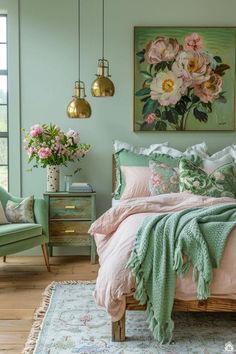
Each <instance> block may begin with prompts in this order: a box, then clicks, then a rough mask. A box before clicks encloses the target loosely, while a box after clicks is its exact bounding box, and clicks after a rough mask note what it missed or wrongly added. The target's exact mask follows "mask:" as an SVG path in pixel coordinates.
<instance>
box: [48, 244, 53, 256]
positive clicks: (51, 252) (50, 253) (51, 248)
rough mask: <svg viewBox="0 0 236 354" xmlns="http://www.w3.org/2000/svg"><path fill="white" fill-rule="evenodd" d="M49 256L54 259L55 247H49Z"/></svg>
mask: <svg viewBox="0 0 236 354" xmlns="http://www.w3.org/2000/svg"><path fill="white" fill-rule="evenodd" d="M49 256H50V257H52V256H53V247H52V246H49Z"/></svg>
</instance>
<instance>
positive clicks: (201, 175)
mask: <svg viewBox="0 0 236 354" xmlns="http://www.w3.org/2000/svg"><path fill="white" fill-rule="evenodd" d="M179 188H180V192H184V191H187V192H190V193H193V194H198V195H206V196H209V197H216V198H219V197H231V198H235V197H236V165H235V163H233V162H232V163H228V164H225V165H223V166H220V167H218V168H216V169H215V170H214V171H213V172H211V173H209V174H208V173H207V172H206V171H204V170H202V169H201V168H200V167H199V166H198V165H196V164H195V163H194V162H193V161H191V160H187V159H185V158H181V159H180V162H179Z"/></svg>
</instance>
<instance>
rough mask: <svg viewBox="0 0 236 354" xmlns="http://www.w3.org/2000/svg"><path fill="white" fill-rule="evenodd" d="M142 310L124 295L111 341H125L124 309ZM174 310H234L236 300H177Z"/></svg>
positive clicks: (113, 168) (131, 298)
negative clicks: (123, 303) (122, 309)
mask: <svg viewBox="0 0 236 354" xmlns="http://www.w3.org/2000/svg"><path fill="white" fill-rule="evenodd" d="M115 176H116V175H115V159H114V156H113V159H112V188H113V190H114V188H115ZM127 310H129V311H144V310H146V305H144V306H143V305H139V303H138V301H137V300H136V299H135V298H134V297H133V296H128V297H126V307H125V313H124V315H123V317H122V318H121V319H120V320H119V321H116V322H112V341H113V342H124V341H125V314H126V311H127ZM173 311H174V312H236V300H234V299H224V298H214V297H210V298H208V299H207V300H190V301H186V300H177V299H175V301H174V305H173Z"/></svg>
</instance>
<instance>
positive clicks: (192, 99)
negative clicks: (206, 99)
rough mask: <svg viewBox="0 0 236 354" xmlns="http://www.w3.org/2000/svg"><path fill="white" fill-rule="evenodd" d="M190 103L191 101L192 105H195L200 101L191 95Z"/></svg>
mask: <svg viewBox="0 0 236 354" xmlns="http://www.w3.org/2000/svg"><path fill="white" fill-rule="evenodd" d="M191 101H192V102H193V103H197V102H199V101H200V98H199V97H197V96H195V95H194V94H192V95H191Z"/></svg>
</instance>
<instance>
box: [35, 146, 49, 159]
mask: <svg viewBox="0 0 236 354" xmlns="http://www.w3.org/2000/svg"><path fill="white" fill-rule="evenodd" d="M38 155H39V157H40V158H41V159H47V158H48V157H50V156H51V155H52V150H51V149H49V148H41V149H39V151H38Z"/></svg>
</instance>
